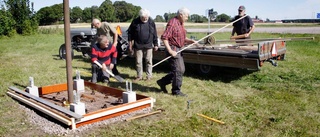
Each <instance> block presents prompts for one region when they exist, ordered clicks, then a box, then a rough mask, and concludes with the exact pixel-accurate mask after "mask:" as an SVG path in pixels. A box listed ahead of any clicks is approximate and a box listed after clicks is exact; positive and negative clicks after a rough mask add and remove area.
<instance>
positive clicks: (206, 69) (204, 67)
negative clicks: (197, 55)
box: [198, 64, 212, 75]
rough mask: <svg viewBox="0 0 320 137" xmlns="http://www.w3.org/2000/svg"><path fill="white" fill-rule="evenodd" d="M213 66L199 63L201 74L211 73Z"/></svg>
mask: <svg viewBox="0 0 320 137" xmlns="http://www.w3.org/2000/svg"><path fill="white" fill-rule="evenodd" d="M211 70H212V67H211V66H210V65H204V64H199V65H198V73H199V74H201V75H207V74H210V73H211Z"/></svg>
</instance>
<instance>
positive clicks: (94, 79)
mask: <svg viewBox="0 0 320 137" xmlns="http://www.w3.org/2000/svg"><path fill="white" fill-rule="evenodd" d="M91 82H92V83H97V74H92V78H91Z"/></svg>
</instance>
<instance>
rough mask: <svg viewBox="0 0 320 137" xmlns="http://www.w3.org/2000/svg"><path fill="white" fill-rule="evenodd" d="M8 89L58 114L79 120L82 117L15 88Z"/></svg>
mask: <svg viewBox="0 0 320 137" xmlns="http://www.w3.org/2000/svg"><path fill="white" fill-rule="evenodd" d="M9 89H11V90H13V91H15V92H18V93H19V94H22V95H24V96H26V97H29V98H31V99H34V100H36V101H38V102H40V103H43V104H45V105H47V106H49V107H51V108H53V109H56V110H58V111H60V112H63V113H65V114H67V115H69V116H72V117H74V118H75V119H81V118H82V117H83V116H82V115H79V114H77V113H74V112H72V111H70V110H67V109H66V108H64V107H61V106H58V105H55V104H53V103H51V102H49V101H47V100H44V99H42V98H39V97H36V96H33V95H31V94H29V93H27V92H25V91H22V90H20V89H18V88H16V87H12V86H11V87H9Z"/></svg>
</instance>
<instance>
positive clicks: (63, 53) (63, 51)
mask: <svg viewBox="0 0 320 137" xmlns="http://www.w3.org/2000/svg"><path fill="white" fill-rule="evenodd" d="M66 53H67V51H66V45H65V44H62V45H61V46H60V48H59V57H60V59H66V56H67V54H66ZM73 56H74V53H73V50H72V49H71V59H73Z"/></svg>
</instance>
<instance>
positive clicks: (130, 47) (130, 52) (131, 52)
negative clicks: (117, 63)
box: [129, 46, 134, 56]
mask: <svg viewBox="0 0 320 137" xmlns="http://www.w3.org/2000/svg"><path fill="white" fill-rule="evenodd" d="M133 54H134V51H133V49H132V46H129V55H130V56H133Z"/></svg>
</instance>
